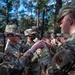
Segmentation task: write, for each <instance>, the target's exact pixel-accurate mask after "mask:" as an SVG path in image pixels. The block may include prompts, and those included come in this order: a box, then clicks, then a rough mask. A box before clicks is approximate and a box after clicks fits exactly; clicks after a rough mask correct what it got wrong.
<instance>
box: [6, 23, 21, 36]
mask: <svg viewBox="0 0 75 75" xmlns="http://www.w3.org/2000/svg"><path fill="white" fill-rule="evenodd" d="M10 33H12V34H14V35H21V34H20V31H19V30H18V27H17V26H16V25H15V24H12V25H6V28H5V34H6V35H7V34H10Z"/></svg>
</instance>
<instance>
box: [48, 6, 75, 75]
mask: <svg viewBox="0 0 75 75" xmlns="http://www.w3.org/2000/svg"><path fill="white" fill-rule="evenodd" d="M69 14H71V15H72V14H73V15H74V14H75V8H74V7H65V8H62V9H61V10H60V11H59V15H58V20H57V22H60V21H62V19H63V17H64V16H66V15H69ZM69 17H70V16H69ZM73 19H74V20H75V18H73ZM74 25H75V24H74ZM52 69H53V70H52ZM52 69H51V68H50V70H49V71H51V70H52V72H53V73H54V74H55V75H75V32H73V33H72V34H71V36H70V37H69V38H68V39H67V41H66V42H65V43H63V44H62V45H61V46H60V47H59V48H58V49H57V53H56V54H55V55H54V57H53V59H52Z"/></svg>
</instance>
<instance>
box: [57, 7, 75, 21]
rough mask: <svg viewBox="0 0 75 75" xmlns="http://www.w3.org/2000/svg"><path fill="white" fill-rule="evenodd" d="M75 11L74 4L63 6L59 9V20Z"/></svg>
mask: <svg viewBox="0 0 75 75" xmlns="http://www.w3.org/2000/svg"><path fill="white" fill-rule="evenodd" d="M74 12H75V7H73V6H66V7H62V8H61V9H60V10H59V13H58V15H57V22H60V21H61V19H62V18H63V17H64V16H66V15H68V14H70V13H74Z"/></svg>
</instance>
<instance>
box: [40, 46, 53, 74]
mask: <svg viewBox="0 0 75 75" xmlns="http://www.w3.org/2000/svg"><path fill="white" fill-rule="evenodd" d="M39 57H40V58H39V62H40V66H41V70H42V75H48V67H50V66H51V60H52V58H51V55H50V49H49V48H48V47H45V48H43V50H42V51H41V53H40V54H39Z"/></svg>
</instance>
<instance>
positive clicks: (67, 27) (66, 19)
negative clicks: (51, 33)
mask: <svg viewBox="0 0 75 75" xmlns="http://www.w3.org/2000/svg"><path fill="white" fill-rule="evenodd" d="M70 24H71V23H70V16H69V15H66V16H65V17H64V18H63V19H62V20H61V24H60V27H61V29H62V30H63V31H64V33H67V34H69V32H70V26H71V25H70Z"/></svg>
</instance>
